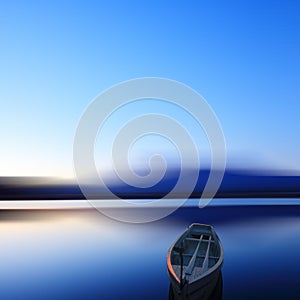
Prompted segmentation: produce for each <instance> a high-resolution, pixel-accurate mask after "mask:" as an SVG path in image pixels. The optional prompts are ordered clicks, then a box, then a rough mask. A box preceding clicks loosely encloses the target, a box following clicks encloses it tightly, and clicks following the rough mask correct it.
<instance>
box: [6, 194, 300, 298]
mask: <svg viewBox="0 0 300 300" xmlns="http://www.w3.org/2000/svg"><path fill="white" fill-rule="evenodd" d="M243 201H244V199H240V201H239V203H242V202H243ZM248 201H249V203H250V202H251V201H250V200H248ZM272 201H274V203H275V202H276V201H279V202H276V203H280V200H276V199H275V200H274V199H273V200H272ZM269 202H271V201H269ZM298 202H299V199H298ZM220 203H222V202H219V204H218V205H210V206H208V207H206V208H203V209H199V208H197V207H195V206H192V207H183V208H181V209H179V210H177V211H176V212H175V213H173V214H172V215H170V216H168V217H167V218H165V219H163V220H160V221H157V222H153V223H148V224H140V225H134V224H125V223H120V222H117V221H114V220H111V219H109V218H107V217H105V216H103V215H101V214H99V213H98V212H97V211H96V210H93V209H51V210H50V209H48V210H47V209H43V210H8V209H2V210H0V243H1V246H0V264H1V266H0V299H67V298H70V299H168V291H169V279H168V276H167V272H166V255H167V251H168V248H169V246H170V245H171V244H172V243H173V241H174V240H175V239H176V238H177V237H178V236H179V235H180V234H181V233H182V231H183V230H184V229H185V228H186V227H187V226H188V225H189V224H190V223H193V222H199V223H207V224H211V225H213V226H214V228H215V230H216V232H217V233H218V235H219V237H220V239H221V242H222V244H223V248H224V253H225V259H224V265H223V271H222V274H223V299H224V300H225V299H228V300H233V299H239V300H240V299H244V300H247V299H289V300H292V299H295V300H296V299H300V205H270V203H268V205H243V206H240V205H237V203H238V202H236V201H235V200H234V201H232V202H231V203H230V201H229V202H227V205H226V206H222V205H220ZM224 203H225V202H224ZM244 203H245V202H244ZM249 203H248V204H249ZM282 203H284V201H282ZM229 204H230V205H229Z"/></svg>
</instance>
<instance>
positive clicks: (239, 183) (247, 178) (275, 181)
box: [0, 170, 300, 200]
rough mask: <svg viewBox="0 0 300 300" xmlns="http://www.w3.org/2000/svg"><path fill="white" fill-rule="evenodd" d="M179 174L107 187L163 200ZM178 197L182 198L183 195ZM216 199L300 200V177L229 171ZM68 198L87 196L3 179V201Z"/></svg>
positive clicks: (57, 184) (45, 183)
mask: <svg viewBox="0 0 300 300" xmlns="http://www.w3.org/2000/svg"><path fill="white" fill-rule="evenodd" d="M178 174H179V171H178V170H172V171H169V172H168V173H167V174H166V175H165V177H164V178H163V180H161V181H160V182H159V183H158V184H156V185H154V186H153V187H150V188H145V189H143V188H136V187H133V186H130V185H127V184H124V183H123V182H121V181H120V180H113V181H111V182H108V183H107V185H108V187H109V189H110V190H111V191H112V192H113V193H114V194H116V195H117V196H118V197H120V198H127V199H129V198H133V199H137V198H142V199H147V198H161V197H163V196H165V195H167V194H168V192H169V191H170V190H171V189H172V188H173V187H174V186H175V184H176V182H177V180H178ZM208 175H209V171H208V170H201V172H200V173H199V178H198V181H197V184H196V186H195V189H194V191H193V192H192V194H191V198H193V197H194V198H196V197H200V196H201V194H202V191H203V188H204V186H205V183H206V181H207V178H208ZM102 190H103V191H102ZM101 191H102V192H101ZM101 191H100V192H99V193H98V194H96V195H95V197H96V198H99V199H107V198H110V194H108V193H107V191H106V190H105V189H104V188H103V189H101ZM183 192H184V191H183ZM176 196H177V197H178V198H180V197H181V193H178V194H177V195H176ZM215 197H217V198H250V197H251V198H253V197H259V198H274V197H280V198H299V197H300V176H286V175H270V174H269V175H263V174H262V173H261V172H258V171H257V172H253V171H252V172H251V173H250V172H241V171H238V170H227V171H226V172H225V174H224V177H223V180H222V184H221V186H220V188H219V190H218V192H217V194H216V196H215ZM67 199H73V200H76V199H84V195H83V194H82V192H81V190H80V188H79V186H78V185H77V183H75V181H64V180H59V179H57V178H48V177H0V200H67Z"/></svg>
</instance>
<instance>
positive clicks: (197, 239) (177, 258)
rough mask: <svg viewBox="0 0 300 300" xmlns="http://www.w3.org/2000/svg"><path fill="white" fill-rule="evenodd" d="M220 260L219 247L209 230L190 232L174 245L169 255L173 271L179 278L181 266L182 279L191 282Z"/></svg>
mask: <svg viewBox="0 0 300 300" xmlns="http://www.w3.org/2000/svg"><path fill="white" fill-rule="evenodd" d="M219 258H220V247H219V244H218V242H217V241H216V239H215V236H214V234H213V233H212V232H211V231H210V230H209V229H207V230H203V228H202V230H201V231H200V230H197V228H195V229H194V230H190V231H188V232H187V233H186V235H184V236H183V237H182V238H181V239H179V240H178V241H177V243H176V244H175V246H174V248H173V251H172V253H171V264H172V266H173V270H174V272H175V273H176V275H177V276H178V278H180V272H181V271H180V270H181V264H182V268H183V278H185V279H187V280H189V281H193V280H196V279H197V278H199V276H201V275H202V274H203V273H205V272H206V271H207V270H208V269H209V268H211V267H212V266H214V265H215V264H216V263H217V262H218V260H219Z"/></svg>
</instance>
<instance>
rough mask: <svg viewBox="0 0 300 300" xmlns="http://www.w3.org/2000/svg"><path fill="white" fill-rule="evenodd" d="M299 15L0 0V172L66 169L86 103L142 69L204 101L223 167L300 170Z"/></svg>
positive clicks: (270, 7)
mask: <svg viewBox="0 0 300 300" xmlns="http://www.w3.org/2000/svg"><path fill="white" fill-rule="evenodd" d="M61 2H62V3H61ZM299 13H300V3H299V1H189V2H183V1H147V2H146V1H128V3H127V2H126V3H125V1H124V2H123V1H48V2H46V1H45V2H44V3H43V2H40V1H27V2H25V1H1V3H0V45H1V48H0V53H1V55H0V82H1V89H0V126H1V131H0V139H1V147H0V175H1V176H7V175H11V176H14V175H54V176H69V175H71V174H72V172H73V168H72V145H73V138H74V133H75V130H76V126H77V123H78V121H79V118H80V116H81V115H82V113H83V111H84V109H85V108H86V107H87V105H88V104H89V103H90V102H91V100H92V99H93V98H94V97H95V96H96V95H97V94H99V93H100V92H101V91H103V90H105V89H107V88H109V87H110V86H112V85H115V84H117V83H119V82H121V81H124V80H128V79H132V78H136V77H145V76H155V77H156V76H157V77H166V78H170V79H174V80H178V81H180V82H183V83H185V84H187V85H189V86H190V87H192V88H193V89H195V90H196V91H198V92H199V93H200V94H201V95H202V96H203V97H204V98H205V99H206V100H207V102H208V103H209V104H210V106H211V107H212V108H213V109H214V111H215V113H216V114H217V116H218V118H219V120H220V122H221V125H222V127H223V131H224V134H225V138H226V141H227V150H228V163H229V165H230V164H231V165H232V166H242V167H253V166H260V167H262V168H270V167H275V168H280V169H298V170H299V169H300V167H299V166H300V155H299V153H300V138H299V132H300V125H299V112H300V101H299V98H300V97H299V96H300V84H299V79H300V61H299V42H300V41H299V39H300V37H299V36H300V35H299V28H300V24H299V22H300V21H299ZM136 109H138V108H136ZM183 119H185V117H183ZM185 120H186V119H185ZM186 122H187V123H188V121H186ZM112 126H113V125H112ZM163 143H164V142H163Z"/></svg>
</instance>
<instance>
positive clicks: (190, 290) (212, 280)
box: [167, 224, 224, 300]
mask: <svg viewBox="0 0 300 300" xmlns="http://www.w3.org/2000/svg"><path fill="white" fill-rule="evenodd" d="M195 233H197V234H203V235H210V236H211V238H209V240H211V239H212V243H214V244H215V247H214V251H215V253H218V258H215V257H214V259H216V262H215V263H214V264H213V265H210V267H208V268H207V269H205V271H202V273H201V274H199V275H198V274H197V275H196V276H194V277H193V278H192V277H190V276H188V275H190V274H191V273H190V272H188V271H187V267H186V266H185V267H183V273H184V274H183V275H184V276H183V279H182V284H181V283H180V281H181V279H180V274H179V272H178V260H177V263H176V264H175V265H176V267H177V269H176V271H175V269H174V268H175V267H174V261H175V260H174V259H173V261H172V255H173V256H174V255H175V254H176V255H177V257H178V255H179V254H178V252H176V253H175V252H174V251H175V249H176V248H177V250H176V251H179V250H178V245H179V244H183V241H185V240H191V238H189V237H190V235H191V234H195ZM192 240H195V239H194V238H192ZM203 242H207V240H202V237H201V240H199V244H200V243H203ZM207 247H208V246H207ZM199 249H200V248H199V247H198V248H197V250H195V253H196V254H195V255H193V256H195V258H197V257H198V254H199V252H198V251H199ZM181 250H182V253H183V254H182V255H184V254H185V253H186V252H188V251H186V250H188V249H183V248H182V249H181ZM216 251H217V252H216ZM209 253H210V249H209V247H208V250H207V256H208V257H209ZM200 254H201V253H200ZM223 259H224V254H223V248H222V246H221V243H220V240H219V238H218V236H217V234H216V233H215V231H214V229H213V228H212V227H211V226H209V225H204V224H192V225H191V226H190V227H189V228H188V229H187V230H186V231H185V232H184V233H183V234H182V235H181V236H180V237H179V238H178V239H177V240H176V241H175V242H174V244H173V245H172V246H171V247H170V249H169V252H168V256H167V270H168V276H169V279H170V283H171V287H170V288H171V292H170V294H172V298H173V299H175V300H182V299H189V300H199V299H201V300H206V299H210V297H211V295H212V294H213V292H214V291H215V289H216V288H217V287H218V286H219V285H220V284H219V282H220V278H221V276H222V273H221V269H222V265H223ZM191 261H192V259H191ZM203 265H204V263H202V267H203ZM198 267H199V266H198ZM194 269H196V268H194ZM221 285H222V284H221Z"/></svg>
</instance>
